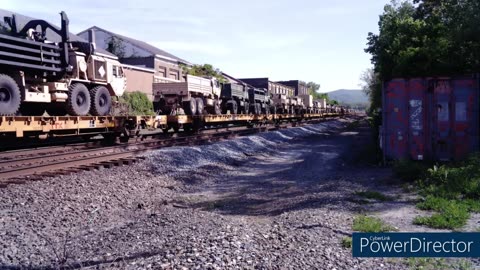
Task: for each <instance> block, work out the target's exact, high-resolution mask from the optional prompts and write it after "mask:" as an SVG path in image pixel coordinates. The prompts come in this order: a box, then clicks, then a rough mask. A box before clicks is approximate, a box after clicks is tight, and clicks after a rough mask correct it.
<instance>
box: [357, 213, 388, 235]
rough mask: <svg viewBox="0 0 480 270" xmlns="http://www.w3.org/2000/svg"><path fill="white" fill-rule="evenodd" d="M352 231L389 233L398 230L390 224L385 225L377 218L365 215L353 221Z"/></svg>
mask: <svg viewBox="0 0 480 270" xmlns="http://www.w3.org/2000/svg"><path fill="white" fill-rule="evenodd" d="M352 229H353V230H354V231H357V232H372V233H379V232H389V231H395V230H396V229H395V228H394V227H392V226H390V225H388V224H385V223H384V222H383V221H382V220H381V219H379V218H376V217H369V216H365V215H361V216H357V217H355V219H354V220H353V226H352Z"/></svg>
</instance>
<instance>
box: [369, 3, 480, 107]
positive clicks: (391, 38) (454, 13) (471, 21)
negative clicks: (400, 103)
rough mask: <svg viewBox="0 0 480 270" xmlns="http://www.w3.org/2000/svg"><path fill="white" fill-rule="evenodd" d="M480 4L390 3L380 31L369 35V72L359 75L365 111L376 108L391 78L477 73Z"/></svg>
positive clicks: (479, 61)
mask: <svg viewBox="0 0 480 270" xmlns="http://www.w3.org/2000/svg"><path fill="white" fill-rule="evenodd" d="M479 25H480V1H478V0H413V2H411V1H402V2H399V1H392V2H391V3H390V4H387V5H386V6H385V8H384V12H383V14H382V15H381V16H380V20H379V23H378V26H379V33H378V34H373V33H369V34H368V37H367V41H368V42H367V48H366V49H365V51H366V52H367V53H370V54H371V55H372V58H371V61H372V64H373V66H374V68H373V70H372V71H369V73H368V74H366V75H365V74H364V76H363V78H362V79H363V81H364V82H365V84H364V91H366V92H367V93H368V94H369V96H370V100H371V108H370V111H373V110H374V109H375V108H379V107H381V88H382V87H381V85H382V82H383V81H386V80H390V79H392V78H394V77H404V78H411V77H428V76H452V75H457V74H468V73H475V72H478V71H479V70H480V27H479Z"/></svg>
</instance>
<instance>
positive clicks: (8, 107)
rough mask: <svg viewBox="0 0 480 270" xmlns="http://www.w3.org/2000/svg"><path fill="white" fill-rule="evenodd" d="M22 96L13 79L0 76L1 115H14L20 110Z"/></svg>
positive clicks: (3, 75)
mask: <svg viewBox="0 0 480 270" xmlns="http://www.w3.org/2000/svg"><path fill="white" fill-rule="evenodd" d="M21 99H22V96H21V94H20V89H18V85H17V83H16V82H15V80H14V79H12V77H10V76H8V75H5V74H0V115H14V114H16V113H17V111H18V109H19V108H20V102H21Z"/></svg>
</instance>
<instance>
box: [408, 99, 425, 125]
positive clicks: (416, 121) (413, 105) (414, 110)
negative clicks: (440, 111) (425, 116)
mask: <svg viewBox="0 0 480 270" xmlns="http://www.w3.org/2000/svg"><path fill="white" fill-rule="evenodd" d="M410 127H411V129H412V131H421V130H422V129H423V125H422V101H421V100H416V99H412V100H410Z"/></svg>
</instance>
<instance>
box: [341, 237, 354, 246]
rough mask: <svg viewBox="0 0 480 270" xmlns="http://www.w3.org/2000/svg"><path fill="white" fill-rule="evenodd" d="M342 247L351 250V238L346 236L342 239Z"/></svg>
mask: <svg viewBox="0 0 480 270" xmlns="http://www.w3.org/2000/svg"><path fill="white" fill-rule="evenodd" d="M342 247H344V248H352V237H349V236H346V237H344V238H342Z"/></svg>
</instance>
